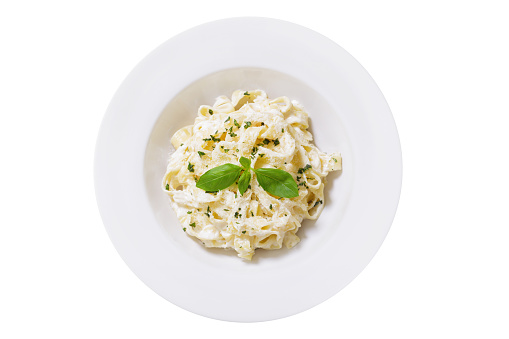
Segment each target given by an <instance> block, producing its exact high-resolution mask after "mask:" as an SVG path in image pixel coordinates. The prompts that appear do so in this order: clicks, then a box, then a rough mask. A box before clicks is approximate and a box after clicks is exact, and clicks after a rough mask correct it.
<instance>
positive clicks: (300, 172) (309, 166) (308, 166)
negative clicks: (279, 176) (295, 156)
mask: <svg viewBox="0 0 509 339" xmlns="http://www.w3.org/2000/svg"><path fill="white" fill-rule="evenodd" d="M310 168H311V165H310V164H307V165H306V166H304V167H303V168H299V170H298V171H297V172H298V173H299V174H302V173H304V172H306V171H307V170H308V169H310Z"/></svg>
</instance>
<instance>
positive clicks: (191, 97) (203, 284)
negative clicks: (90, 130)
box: [95, 18, 401, 322]
mask: <svg viewBox="0 0 509 339" xmlns="http://www.w3.org/2000/svg"><path fill="white" fill-rule="evenodd" d="M239 88H240V89H246V90H250V89H257V88H260V89H263V90H265V91H266V92H267V93H268V95H269V97H277V96H281V95H286V96H288V97H289V98H290V99H296V100H298V101H299V102H300V103H302V104H303V105H304V107H305V108H306V110H307V111H308V112H309V114H310V119H311V131H312V132H313V134H314V136H315V141H316V145H317V146H318V147H319V148H320V149H321V150H322V151H325V152H333V151H339V152H341V153H342V155H343V166H344V169H343V171H342V173H337V172H335V173H332V174H331V175H329V177H328V184H327V186H326V194H325V198H326V201H325V203H326V205H325V209H324V211H323V213H322V215H321V216H320V218H319V219H318V221H316V222H310V221H305V222H304V224H303V226H302V228H301V230H300V231H299V233H298V235H299V236H300V237H301V242H300V243H299V244H298V245H297V246H296V247H295V248H293V249H291V250H286V249H283V250H276V251H265V250H257V251H256V254H255V256H254V258H253V261H252V262H248V261H244V260H242V259H240V258H238V257H236V255H235V253H234V252H233V251H225V250H220V249H206V248H204V246H202V245H201V243H199V242H197V241H194V240H193V239H192V238H190V237H188V236H187V235H186V233H184V232H182V227H181V226H180V224H179V222H178V220H177V218H176V216H175V214H174V213H173V211H172V210H171V208H170V206H169V204H168V201H167V199H168V198H167V196H166V194H165V193H164V192H162V191H161V190H160V182H161V178H162V176H163V174H164V172H165V168H166V162H167V158H168V153H169V150H170V137H171V135H172V134H173V133H174V132H175V131H176V130H177V129H179V128H180V127H182V126H184V125H188V124H192V123H193V121H194V118H195V116H196V112H197V108H198V106H199V105H201V104H212V103H213V102H214V99H215V98H216V97H217V96H219V95H222V94H224V95H231V93H232V92H233V91H234V90H235V89H239ZM95 187H96V195H97V201H98V206H99V209H100V212H101V216H102V218H103V221H104V225H105V226H106V229H107V231H108V234H109V236H110V238H111V241H112V242H113V244H114V245H115V247H116V249H117V250H118V252H119V254H120V255H121V257H122V258H123V259H124V261H125V262H126V263H127V265H128V266H129V267H130V268H131V270H132V271H133V272H134V273H135V274H136V275H137V276H138V277H139V278H140V279H141V280H142V281H143V282H144V283H145V284H147V285H148V286H149V287H150V288H152V289H153V290H154V291H155V292H156V293H158V294H159V295H161V296H162V297H164V298H166V299H167V300H169V301H170V302H172V303H174V304H175V305H178V306H180V307H182V308H184V309H186V310H189V311H191V312H194V313H197V314H200V315H203V316H207V317H210V318H215V319H221V320H229V321H245V322H251V321H264V320H271V319H277V318H282V317H286V316H289V315H292V314H296V313H298V312H302V311H304V310H306V309H309V308H311V307H313V306H315V305H317V304H319V303H321V302H322V301H324V300H326V299H328V298H329V297H331V296H333V295H334V294H336V293H337V292H338V291H340V290H341V289H342V288H343V287H345V286H346V285H347V284H348V283H349V282H350V281H352V279H354V278H355V277H356V276H357V275H358V274H359V273H360V272H361V270H362V269H363V268H364V267H365V266H366V265H367V264H368V262H369V261H370V260H371V258H372V257H373V255H374V254H375V253H376V251H377V250H378V248H379V247H380V245H381V244H382V241H383V240H384V238H385V235H386V234H387V232H388V230H389V228H390V225H391V223H392V220H393V217H394V214H395V211H396V207H397V204H398V200H399V194H400V188H401V151H400V144H399V139H398V134H397V130H396V126H395V124H394V121H393V118H392V115H391V112H390V110H389V107H388V106H387V103H386V102H385V100H384V97H383V95H382V93H381V92H380V90H379V89H378V87H377V86H376V84H375V82H374V81H373V80H372V79H371V77H370V76H369V75H368V73H367V72H366V71H365V70H364V68H362V66H361V65H360V64H359V63H358V62H357V61H356V60H355V59H354V58H353V57H352V56H351V55H349V54H348V53H347V52H346V51H345V50H343V49H342V48H341V47H340V46H338V45H336V44H335V43H334V42H333V41H331V40H329V39H327V38H325V37H323V36H322V35H320V34H318V33H316V32H314V31H311V30H309V29H307V28H304V27H301V26H298V25H295V24H291V23H288V22H283V21H279V20H274V19H266V18H234V19H227V20H220V21H215V22H211V23H208V24H205V25H202V26H198V27H195V28H193V29H191V30H188V31H186V32H184V33H182V34H180V35H178V36H176V37H174V38H172V39H170V40H168V41H167V42H165V43H164V44H163V45H161V46H160V47H158V48H157V49H156V50H155V51H153V52H152V53H151V54H150V55H148V56H147V57H146V58H145V59H144V60H143V61H142V62H141V63H140V64H139V65H137V66H136V67H135V69H134V70H133V71H132V72H131V73H130V74H129V76H128V77H127V79H125V81H124V82H123V83H122V85H121V86H120V88H119V89H118V91H117V93H116V94H115V96H114V97H113V100H112V101H111V104H110V106H109V107H108V111H107V113H106V115H105V117H104V121H103V123H102V126H101V130H100V133H99V136H98V140H97V146H96V154H95Z"/></svg>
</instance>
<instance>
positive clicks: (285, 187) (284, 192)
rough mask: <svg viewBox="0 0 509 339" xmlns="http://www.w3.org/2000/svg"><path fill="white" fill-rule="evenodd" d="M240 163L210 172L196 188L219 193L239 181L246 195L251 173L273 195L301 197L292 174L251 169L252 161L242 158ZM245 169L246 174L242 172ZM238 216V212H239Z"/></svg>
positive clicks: (202, 177) (265, 169) (277, 170)
mask: <svg viewBox="0 0 509 339" xmlns="http://www.w3.org/2000/svg"><path fill="white" fill-rule="evenodd" d="M239 162H240V163H241V165H242V167H240V166H237V165H234V164H225V165H221V166H218V167H215V168H213V169H211V170H208V171H207V172H205V174H203V175H202V176H201V178H200V180H198V182H197V183H196V187H198V188H201V189H203V190H205V191H219V190H222V189H225V188H228V187H230V186H231V185H232V184H233V183H234V182H236V181H237V179H239V177H240V180H239V182H238V186H239V192H240V193H241V194H244V193H245V192H246V190H247V189H248V187H249V182H250V181H251V171H254V173H255V174H256V180H257V181H258V183H259V184H260V186H261V187H262V188H263V189H264V190H265V191H267V192H269V193H270V194H272V195H275V196H278V197H282V198H294V197H296V196H298V195H299V190H298V187H297V183H296V182H295V180H293V177H292V176H291V174H290V173H288V172H285V171H283V170H280V169H273V168H259V169H253V168H251V167H250V166H251V160H250V159H248V158H245V157H241V158H240V160H239ZM243 169H244V172H243V173H242V176H241V172H242V170H243ZM235 198H237V193H235ZM237 215H238V212H237Z"/></svg>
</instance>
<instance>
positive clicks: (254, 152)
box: [251, 147, 258, 156]
mask: <svg viewBox="0 0 509 339" xmlns="http://www.w3.org/2000/svg"><path fill="white" fill-rule="evenodd" d="M256 152H258V147H253V150H252V151H251V155H252V156H254V155H255V154H256Z"/></svg>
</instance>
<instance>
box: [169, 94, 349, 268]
mask: <svg viewBox="0 0 509 339" xmlns="http://www.w3.org/2000/svg"><path fill="white" fill-rule="evenodd" d="M308 127H309V124H308V114H307V113H306V112H305V111H304V109H303V107H302V106H301V105H300V104H299V103H297V102H296V101H290V100H289V99H288V98H287V97H285V96H282V97H279V98H275V99H272V100H271V99H269V98H268V97H267V94H266V93H265V92H264V91H262V90H253V91H242V90H237V91H235V92H234V93H233V95H232V98H231V99H230V98H228V97H226V96H220V97H218V98H217V99H216V102H215V103H214V105H213V106H207V105H203V106H200V108H199V109H198V117H197V118H196V119H195V123H194V125H190V126H186V127H183V128H181V129H180V130H178V131H177V132H176V133H175V134H174V135H173V137H172V138H171V143H172V145H173V146H174V147H175V151H174V152H173V153H172V154H171V155H170V157H169V161H168V167H167V171H166V174H165V175H164V178H163V181H162V189H163V190H164V191H165V192H166V193H167V194H168V196H169V200H170V204H171V206H172V208H173V209H174V210H175V212H176V214H177V218H178V219H179V221H180V223H181V224H182V227H183V230H184V231H185V232H186V233H187V234H188V235H190V236H193V237H196V238H198V239H200V240H201V241H202V242H203V244H204V245H205V246H206V247H220V248H232V249H234V250H235V251H236V252H237V253H238V256H239V257H241V258H244V259H248V260H251V258H252V256H253V254H254V252H255V249H257V248H263V249H280V248H282V246H283V245H285V246H286V247H287V248H292V247H294V246H295V245H296V244H297V243H298V242H299V241H300V239H299V237H298V236H297V231H298V230H299V228H300V226H301V222H302V221H303V220H304V219H316V218H318V216H319V215H320V213H321V212H322V210H323V208H324V193H323V190H324V184H325V182H326V179H325V177H326V176H327V174H328V173H329V172H330V171H335V170H341V162H342V159H341V155H340V154H338V153H332V154H326V153H322V152H321V151H320V150H319V149H318V148H317V147H316V146H315V145H314V144H313V143H312V140H313V137H312V135H311V133H310V132H309V131H308V130H307V129H308ZM240 157H246V158H250V159H251V164H252V167H253V168H255V169H256V168H278V169H281V170H284V171H286V172H288V173H290V174H291V175H292V177H293V178H294V179H295V181H296V183H297V185H298V189H299V195H298V196H297V197H295V198H280V197H277V196H274V195H272V194H270V193H268V192H266V191H265V190H264V189H263V188H262V187H261V186H260V185H259V183H258V182H257V180H255V178H253V177H251V181H250V183H249V184H250V186H249V189H248V190H247V191H246V192H245V193H244V194H243V195H241V194H240V193H239V190H238V186H237V184H233V185H231V186H230V187H228V188H226V189H223V190H220V191H218V192H206V191H204V190H202V189H200V188H197V187H196V182H197V181H198V179H199V178H200V176H201V175H203V174H204V173H205V172H207V171H208V170H210V169H212V168H214V167H217V166H220V165H224V164H239V159H240Z"/></svg>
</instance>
